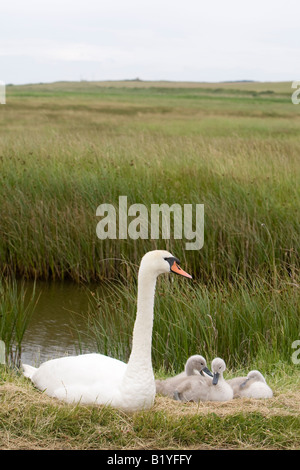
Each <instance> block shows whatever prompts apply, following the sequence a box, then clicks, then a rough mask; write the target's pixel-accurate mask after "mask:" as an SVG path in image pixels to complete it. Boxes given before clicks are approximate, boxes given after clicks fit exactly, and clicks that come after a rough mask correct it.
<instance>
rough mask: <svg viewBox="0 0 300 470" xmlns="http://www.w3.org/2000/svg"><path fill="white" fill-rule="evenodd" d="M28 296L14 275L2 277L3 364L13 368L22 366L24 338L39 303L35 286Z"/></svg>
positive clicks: (0, 300) (0, 336) (0, 316)
mask: <svg viewBox="0 0 300 470" xmlns="http://www.w3.org/2000/svg"><path fill="white" fill-rule="evenodd" d="M26 294H27V291H26V288H25V285H24V283H23V282H21V283H20V282H17V281H16V279H15V278H14V276H13V275H10V276H6V277H4V276H0V340H1V345H2V356H3V357H2V358H1V360H2V362H1V363H2V364H9V365H10V366H12V367H15V366H19V365H20V359H21V354H22V341H23V336H24V333H25V331H26V328H27V326H28V324H29V321H30V318H31V315H32V313H33V311H34V308H35V306H36V302H37V298H36V296H35V288H34V286H33V289H32V292H31V294H30V295H29V297H28V295H26Z"/></svg>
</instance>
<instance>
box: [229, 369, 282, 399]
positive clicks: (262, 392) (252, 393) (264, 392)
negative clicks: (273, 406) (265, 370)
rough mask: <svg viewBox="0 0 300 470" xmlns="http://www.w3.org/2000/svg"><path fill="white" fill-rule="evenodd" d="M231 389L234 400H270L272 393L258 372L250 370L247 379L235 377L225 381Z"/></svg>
mask: <svg viewBox="0 0 300 470" xmlns="http://www.w3.org/2000/svg"><path fill="white" fill-rule="evenodd" d="M227 382H228V383H229V385H230V386H231V387H232V389H233V397H234V398H241V397H247V398H272V397H273V391H272V389H271V388H270V387H269V385H267V382H266V379H265V378H264V376H263V375H262V373H261V372H259V371H258V370H251V371H250V372H249V374H248V375H247V377H235V378H234V379H229V380H228V381H227Z"/></svg>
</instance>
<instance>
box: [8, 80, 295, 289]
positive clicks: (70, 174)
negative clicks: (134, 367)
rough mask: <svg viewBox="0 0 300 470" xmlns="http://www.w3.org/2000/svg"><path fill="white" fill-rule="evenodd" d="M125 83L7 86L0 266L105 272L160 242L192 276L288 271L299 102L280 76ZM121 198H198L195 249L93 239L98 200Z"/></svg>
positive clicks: (178, 243)
mask: <svg viewBox="0 0 300 470" xmlns="http://www.w3.org/2000/svg"><path fill="white" fill-rule="evenodd" d="M136 85H137V86H136V87H132V83H131V82H129V83H128V84H127V86H126V83H125V85H124V86H122V87H118V86H115V84H111V85H109V84H104V85H103V86H101V84H97V83H96V84H86V83H82V84H68V83H66V84H53V85H39V86H38V85H36V86H24V87H8V89H7V105H5V106H2V107H1V117H2V120H1V141H0V156H1V158H0V166H1V172H0V175H1V176H0V182H1V184H0V204H1V208H2V220H1V227H0V230H1V242H0V267H1V269H3V270H4V269H6V267H7V266H9V267H10V269H12V270H13V271H14V272H15V273H16V274H18V275H21V276H24V277H29V278H32V277H39V278H43V279H47V278H52V277H54V278H58V279H62V278H66V277H68V278H71V279H73V280H74V281H76V282H80V281H91V280H99V279H107V278H110V279H113V278H116V277H117V276H118V275H119V274H120V272H121V273H123V274H124V271H123V272H122V270H123V266H124V264H122V260H124V259H125V260H126V261H129V260H130V261H131V262H132V263H134V264H138V263H139V261H140V258H141V256H142V255H143V254H144V252H145V251H147V250H149V249H153V248H156V247H157V246H158V245H159V246H160V247H162V248H164V247H166V248H167V249H170V250H171V251H174V252H175V253H176V255H177V256H178V257H179V258H181V259H182V262H183V263H184V264H185V265H186V267H187V269H189V270H190V271H191V272H193V274H194V276H196V277H197V278H198V279H199V280H201V281H203V282H208V281H209V280H211V279H214V280H215V281H216V282H217V281H220V280H224V281H225V282H227V281H230V280H232V278H233V277H236V275H237V274H239V273H241V274H242V275H243V276H244V277H245V276H248V277H249V278H251V277H252V276H253V275H260V276H261V277H268V278H270V277H271V278H272V279H273V280H274V279H275V278H276V277H277V274H279V275H282V274H286V273H288V274H289V275H290V277H291V279H295V276H296V274H297V270H298V269H299V257H298V254H297V250H298V243H299V217H297V214H298V213H299V202H300V201H299V191H298V190H297V187H298V184H297V183H298V182H299V158H298V155H299V138H298V136H299V112H298V108H297V106H295V105H292V104H291V101H290V98H289V96H290V95H289V93H290V86H289V85H288V84H286V87H285V88H284V87H283V85H280V86H279V85H278V86H276V85H274V90H273V89H272V87H271V85H270V84H267V85H266V88H265V90H263V89H262V85H260V84H257V85H255V84H252V85H251V86H250V84H236V88H233V87H232V86H229V85H227V86H226V84H224V85H222V87H221V88H220V87H219V85H218V86H217V87H215V88H211V87H210V88H209V87H207V86H202V85H201V84H200V85H199V87H198V88H197V87H196V86H195V85H191V86H190V87H189V86H188V85H186V87H183V86H179V85H178V86H177V88H176V87H175V88H174V87H173V86H170V87H167V86H166V84H164V86H161V85H159V86H150V85H149V84H146V85H145V86H142V84H140V83H139V82H138V83H136ZM152 85H153V84H152ZM249 87H250V89H249ZM255 87H257V90H255ZM264 91H272V93H269V92H268V93H265V94H264V93H263V92H264ZM253 94H254V95H255V96H253ZM211 95H213V97H212V96H211ZM120 195H126V196H127V197H128V205H131V204H133V203H143V204H145V206H146V207H147V209H148V211H149V212H150V205H151V204H153V203H157V204H161V203H167V204H169V205H171V204H173V203H178V204H181V205H183V204H184V203H189V204H193V205H195V204H204V207H205V242H204V247H203V249H202V250H201V251H200V252H199V251H187V250H185V242H186V240H174V239H171V240H161V241H160V242H159V243H158V242H157V241H156V240H141V239H138V240H130V239H127V240H108V241H102V240H99V239H98V238H97V236H96V225H97V223H98V221H99V218H97V217H96V208H97V207H98V205H100V204H102V203H111V204H113V205H115V207H118V198H119V196H120Z"/></svg>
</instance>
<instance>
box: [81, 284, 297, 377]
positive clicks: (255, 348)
mask: <svg viewBox="0 0 300 470" xmlns="http://www.w3.org/2000/svg"><path fill="white" fill-rule="evenodd" d="M135 312H136V285H135V284H134V283H132V282H130V283H122V284H120V285H119V287H118V286H116V284H112V285H111V289H107V291H106V295H105V297H103V295H102V293H101V291H100V293H97V291H96V292H92V295H91V302H90V308H89V312H88V314H87V331H88V332H89V333H88V336H89V343H92V342H94V344H95V345H96V349H97V350H98V351H99V352H101V353H104V354H107V355H110V356H112V357H118V358H120V359H121V360H123V361H125V362H127V360H128V358H129V354H130V350H131V337H132V330H133V323H134V319H135ZM299 331H300V318H299V292H298V288H297V287H295V286H293V285H291V284H290V283H289V282H284V281H282V282H281V285H280V286H278V288H277V289H274V288H272V287H270V285H269V284H264V283H263V282H262V280H261V279H256V280H254V281H253V283H251V284H249V283H247V282H245V281H244V282H240V283H239V284H237V283H235V285H229V286H224V285H223V284H222V285H221V286H219V287H211V286H203V285H199V284H198V283H186V282H185V281H184V280H182V279H177V278H176V279H173V280H172V279H171V280H169V279H159V281H158V285H157V290H156V299H155V315H154V328H153V341H152V344H153V349H152V362H153V367H154V368H155V370H159V369H160V368H163V369H164V370H165V371H167V372H168V373H179V372H180V371H181V370H183V368H184V365H185V362H186V360H187V358H188V357H189V356H191V355H193V354H202V355H204V357H205V358H206V359H207V360H209V361H211V360H212V359H213V358H214V357H217V356H219V357H222V358H223V359H224V360H225V362H226V364H227V367H229V368H232V369H236V368H237V367H248V368H252V369H259V370H261V371H262V373H267V374H269V373H272V368H273V367H274V364H276V363H291V356H292V353H293V349H292V343H293V341H295V340H296V339H297V338H298V337H299ZM81 340H82V342H83V343H84V337H82V338H81ZM249 370H250V369H249Z"/></svg>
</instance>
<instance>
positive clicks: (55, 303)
mask: <svg viewBox="0 0 300 470" xmlns="http://www.w3.org/2000/svg"><path fill="white" fill-rule="evenodd" d="M32 286H33V284H32V283H27V284H26V289H27V292H28V293H30V292H31V291H32ZM87 289H88V288H87V287H84V286H79V285H77V284H74V283H71V282H70V283H69V282H50V283H48V282H37V283H36V295H37V297H38V303H37V306H36V308H35V311H34V313H33V315H32V317H31V319H30V322H29V325H28V327H27V330H26V332H25V335H24V339H23V342H22V355H21V361H22V362H23V363H26V364H31V365H34V366H37V365H39V364H40V363H41V362H44V361H46V360H49V359H53V358H55V357H60V356H64V355H71V354H78V353H80V352H94V349H93V344H92V341H91V340H90V341H89V340H88V339H85V341H84V343H83V344H82V345H81V346H82V350H81V351H80V349H79V343H80V342H79V339H78V331H80V336H81V335H82V334H83V335H84V334H86V333H87V321H86V316H84V314H85V313H86V312H87V310H88V304H89V297H88V291H87Z"/></svg>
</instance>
